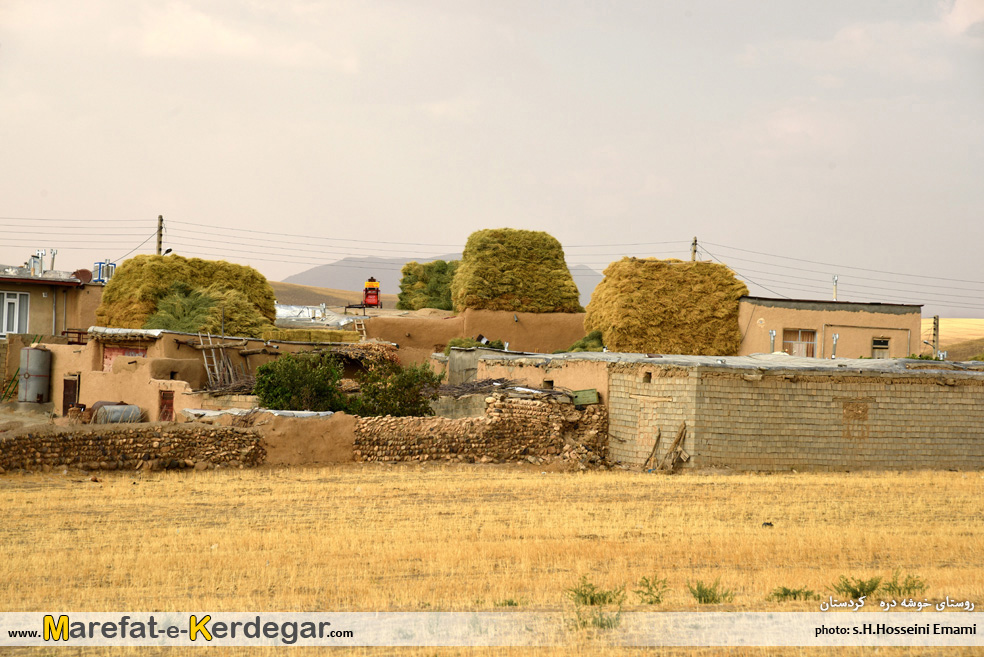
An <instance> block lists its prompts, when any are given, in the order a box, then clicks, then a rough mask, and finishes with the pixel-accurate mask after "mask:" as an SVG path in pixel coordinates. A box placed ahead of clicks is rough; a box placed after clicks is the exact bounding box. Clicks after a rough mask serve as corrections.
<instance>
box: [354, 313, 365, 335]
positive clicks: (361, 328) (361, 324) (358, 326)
mask: <svg viewBox="0 0 984 657" xmlns="http://www.w3.org/2000/svg"><path fill="white" fill-rule="evenodd" d="M355 330H356V331H358V332H359V335H361V336H362V339H363V340H365V339H367V338H366V320H364V319H360V318H358V317H356V318H355Z"/></svg>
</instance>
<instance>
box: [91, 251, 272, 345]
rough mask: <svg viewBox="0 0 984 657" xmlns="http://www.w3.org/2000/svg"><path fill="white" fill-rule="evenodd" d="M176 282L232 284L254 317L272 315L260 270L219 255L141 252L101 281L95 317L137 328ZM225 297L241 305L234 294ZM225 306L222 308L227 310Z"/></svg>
mask: <svg viewBox="0 0 984 657" xmlns="http://www.w3.org/2000/svg"><path fill="white" fill-rule="evenodd" d="M178 282H182V283H186V284H187V285H188V286H189V287H190V288H194V289H201V290H204V289H205V288H209V289H210V290H213V291H214V290H236V291H237V292H239V293H240V294H241V295H242V296H243V297H244V299H245V300H247V301H248V302H249V304H250V305H252V306H253V307H254V308H255V313H256V315H257V317H256V319H255V322H259V323H263V324H267V323H273V321H274V320H275V319H276V316H277V313H276V309H275V308H274V295H273V288H272V287H270V283H268V282H267V279H266V278H265V277H264V276H263V274H261V273H260V272H258V271H256V270H255V269H253V268H252V267H246V266H243V265H236V264H232V263H230V262H225V261H223V260H201V259H199V258H183V257H181V256H177V255H169V256H157V255H140V256H136V257H133V258H130V259H129V260H126V261H125V262H123V264H121V265H120V266H119V267H118V268H117V270H116V273H115V274H114V276H113V278H112V279H111V280H110V281H109V283H108V284H107V285H106V290H105V292H104V293H103V297H102V303H101V304H100V306H99V309H98V310H97V311H96V319H97V320H98V321H99V323H100V324H102V325H103V326H115V327H119V328H141V327H142V326H143V325H144V323H145V322H146V321H147V318H148V317H149V316H150V315H151V314H153V312H154V311H155V309H156V308H157V303H158V301H160V299H162V298H163V297H164V296H166V295H167V294H168V292H170V290H171V286H172V285H173V284H174V283H178ZM209 294H212V292H209ZM213 296H214V295H213ZM224 300H226V299H224ZM226 301H229V303H230V304H232V305H235V306H236V307H237V308H244V306H242V304H241V302H240V301H241V300H239V299H238V298H237V299H236V300H233V299H231V298H230V299H228V300H226ZM220 303H221V301H220ZM229 312H230V310H229V309H227V311H226V313H227V316H228V314H229ZM264 320H265V321H264ZM247 323H252V322H247ZM226 332H227V333H229V332H230V331H226Z"/></svg>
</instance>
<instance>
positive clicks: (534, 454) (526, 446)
mask: <svg viewBox="0 0 984 657" xmlns="http://www.w3.org/2000/svg"><path fill="white" fill-rule="evenodd" d="M607 425H608V414H607V412H606V410H605V407H604V406H602V405H600V404H595V405H592V406H587V407H585V409H584V410H577V409H576V408H575V407H574V406H573V405H571V404H565V403H560V402H558V401H556V400H555V399H552V398H551V399H515V398H510V397H507V396H505V395H502V394H498V393H497V394H495V395H493V396H491V397H488V398H486V409H485V415H484V416H483V417H478V418H460V419H456V420H452V419H448V418H443V417H434V418H394V417H388V416H387V417H378V418H360V419H359V421H358V423H357V425H356V430H355V446H354V454H355V459H356V460H358V461H458V462H467V463H475V462H481V463H489V462H496V463H502V462H507V461H527V462H530V463H537V464H541V463H552V462H564V463H565V464H566V465H567V466H568V467H571V468H582V469H583V468H587V467H591V466H598V465H603V464H604V461H605V456H606V447H607V437H608V434H607Z"/></svg>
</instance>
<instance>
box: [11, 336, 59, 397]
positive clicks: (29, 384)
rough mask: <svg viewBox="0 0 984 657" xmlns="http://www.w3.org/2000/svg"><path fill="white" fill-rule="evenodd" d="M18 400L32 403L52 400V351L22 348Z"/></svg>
mask: <svg viewBox="0 0 984 657" xmlns="http://www.w3.org/2000/svg"><path fill="white" fill-rule="evenodd" d="M17 401H19V402H30V403H32V404H47V403H48V402H49V401H51V352H50V351H48V350H47V349H39V348H37V347H24V348H23V349H21V358H20V381H19V382H18V384H17Z"/></svg>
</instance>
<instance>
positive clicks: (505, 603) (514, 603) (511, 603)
mask: <svg viewBox="0 0 984 657" xmlns="http://www.w3.org/2000/svg"><path fill="white" fill-rule="evenodd" d="M493 604H494V605H495V606H496V607H519V606H521V605H522V604H523V602H522V601H521V600H517V599H516V598H506V599H505V600H499V601H498V602H495V603H493Z"/></svg>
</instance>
